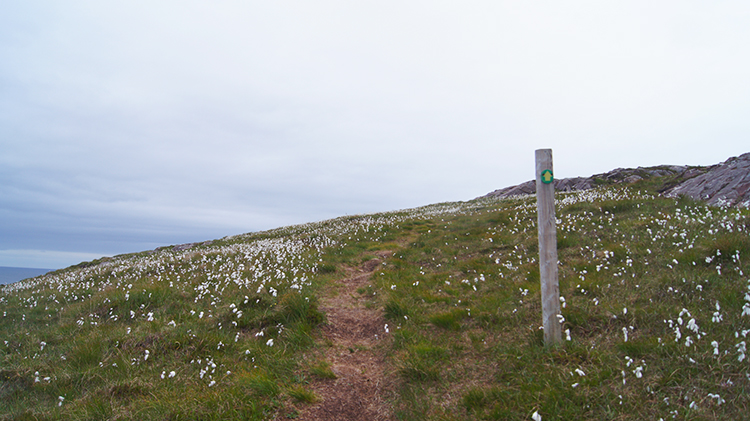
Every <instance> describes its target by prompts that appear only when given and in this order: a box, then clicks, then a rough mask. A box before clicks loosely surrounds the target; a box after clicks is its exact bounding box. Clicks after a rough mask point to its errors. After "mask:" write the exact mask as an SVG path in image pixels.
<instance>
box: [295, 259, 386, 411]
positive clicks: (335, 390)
mask: <svg viewBox="0 0 750 421" xmlns="http://www.w3.org/2000/svg"><path fill="white" fill-rule="evenodd" d="M383 256H385V254H384V255H383ZM380 264H381V260H379V259H374V260H370V261H368V262H365V264H364V265H363V266H362V268H360V269H349V270H348V271H347V278H346V279H342V280H340V281H338V285H336V286H335V287H334V288H335V289H333V290H332V291H329V293H328V294H326V296H324V297H322V298H321V310H323V311H324V312H325V313H326V315H327V317H328V324H327V325H326V326H324V327H323V329H322V330H323V333H324V335H325V340H326V342H327V343H328V344H330V346H329V347H328V348H327V349H326V351H325V358H326V361H328V362H329V363H330V364H331V370H332V371H333V372H334V373H335V374H336V378H335V379H331V380H317V381H315V382H314V383H313V384H312V385H311V386H312V388H313V390H314V391H315V394H316V395H317V396H318V397H319V399H320V400H319V401H318V402H317V403H315V404H313V405H311V406H310V407H308V408H306V409H305V410H304V411H302V413H301V414H300V418H299V419H301V420H308V421H333V420H337V421H341V420H392V419H393V416H392V414H391V405H390V404H389V402H388V401H387V399H388V397H389V396H390V395H391V393H392V392H391V390H392V384H391V382H390V380H389V378H390V376H389V375H388V373H387V371H386V364H385V359H384V356H383V350H382V349H383V347H382V346H381V345H382V344H383V341H386V340H388V336H389V335H388V334H386V332H385V323H386V322H385V319H384V318H383V312H382V310H380V309H374V308H367V307H366V305H365V304H366V301H367V297H363V296H362V294H360V293H358V292H357V289H358V288H362V287H367V286H368V285H369V279H370V275H371V274H372V272H373V271H374V270H375V269H376V268H377V267H379V265H380Z"/></svg>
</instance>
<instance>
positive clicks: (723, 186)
mask: <svg viewBox="0 0 750 421" xmlns="http://www.w3.org/2000/svg"><path fill="white" fill-rule="evenodd" d="M663 193H664V195H665V196H667V197H678V196H688V197H692V198H693V199H697V200H704V201H706V202H707V203H708V204H709V205H722V204H726V205H729V206H743V207H750V153H746V154H743V155H740V156H738V157H734V158H729V159H728V160H726V161H724V162H723V163H721V164H719V165H714V166H713V167H711V168H710V169H709V170H708V171H706V172H705V173H703V174H700V175H697V176H695V177H692V178H690V179H688V180H686V181H684V182H682V183H680V184H678V185H676V186H674V187H672V188H670V189H668V190H666V191H664V192H663Z"/></svg>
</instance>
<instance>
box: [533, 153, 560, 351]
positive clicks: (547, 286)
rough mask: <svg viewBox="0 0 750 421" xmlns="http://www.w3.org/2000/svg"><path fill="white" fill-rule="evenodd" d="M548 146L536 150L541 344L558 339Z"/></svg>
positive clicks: (553, 220)
mask: <svg viewBox="0 0 750 421" xmlns="http://www.w3.org/2000/svg"><path fill="white" fill-rule="evenodd" d="M554 180H555V178H554V172H553V168H552V149H538V150H537V151H536V203H537V226H538V227H539V278H540V282H541V284H542V326H543V327H544V344H545V345H558V344H560V343H561V342H562V334H561V330H562V329H561V326H560V320H559V316H560V286H559V284H558V279H557V229H556V227H555V186H554V183H553V181H554Z"/></svg>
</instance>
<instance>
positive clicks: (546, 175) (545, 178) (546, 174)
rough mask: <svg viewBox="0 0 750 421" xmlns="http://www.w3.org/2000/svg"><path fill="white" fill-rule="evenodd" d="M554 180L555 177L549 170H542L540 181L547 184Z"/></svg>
mask: <svg viewBox="0 0 750 421" xmlns="http://www.w3.org/2000/svg"><path fill="white" fill-rule="evenodd" d="M554 180H555V177H553V176H552V171H551V170H544V171H542V183H544V184H549V183H551V182H552V181H554Z"/></svg>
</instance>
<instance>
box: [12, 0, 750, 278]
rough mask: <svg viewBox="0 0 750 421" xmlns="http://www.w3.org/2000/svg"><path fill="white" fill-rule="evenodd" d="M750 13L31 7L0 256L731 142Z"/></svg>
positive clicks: (477, 6) (493, 6) (503, 7)
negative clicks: (542, 164)
mask: <svg viewBox="0 0 750 421" xmlns="http://www.w3.org/2000/svg"><path fill="white" fill-rule="evenodd" d="M748 75H750V2H747V1H745V0H743V1H719V2H704V1H700V2H698V1H685V0H681V1H653V0H650V1H626V2H602V1H588V2H578V1H571V2H560V1H497V0H494V1H451V2H443V1H435V0H430V1H387V0H386V1H383V0H379V1H356V2H353V1H335V2H331V1H307V0H306V1H273V2H269V1H263V2H260V1H257V2H256V1H219V2H207V1H200V2H199V1H185V0H180V1H155V0H148V1H133V0H128V1H104V2H103V1H99V0H92V1H80V0H69V1H64V2H60V1H33V0H19V1H12V0H11V1H6V2H3V5H2V12H1V13H0V266H19V267H42V268H61V267H66V266H69V265H71V264H75V263H78V262H81V261H84V260H91V259H94V258H98V257H101V256H111V255H115V254H120V253H128V252H137V251H143V250H149V249H153V248H155V247H159V246H163V245H170V244H179V243H185V242H194V241H204V240H209V239H215V238H220V237H223V236H226V235H233V234H240V233H245V232H250V231H258V230H264V229H269V228H275V227H279V226H285V225H290V224H296V223H303V222H311V221H318V220H322V219H327V218H332V217H337V216H342V215H346V214H350V215H351V214H357V213H371V212H378V211H388V210H396V209H402V208H408V207H415V206H420V205H426V204H430V203H437V202H444V201H456V200H470V199H472V198H475V197H477V196H480V195H483V194H485V193H488V192H490V191H492V190H495V189H498V188H502V187H506V186H509V185H513V184H518V183H520V182H523V181H527V180H530V179H532V178H534V150H536V149H540V148H552V149H553V151H554V160H555V175H556V177H557V178H563V177H574V176H588V175H591V174H595V173H600V172H605V171H609V170H611V169H614V168H617V167H637V166H649V165H659V164H680V165H684V164H688V165H710V164H715V163H718V162H722V161H724V160H726V159H727V158H729V157H731V156H736V155H740V154H742V153H744V152H748V151H750V138H749V137H748V134H749V133H750V118H748V116H750V77H748Z"/></svg>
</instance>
